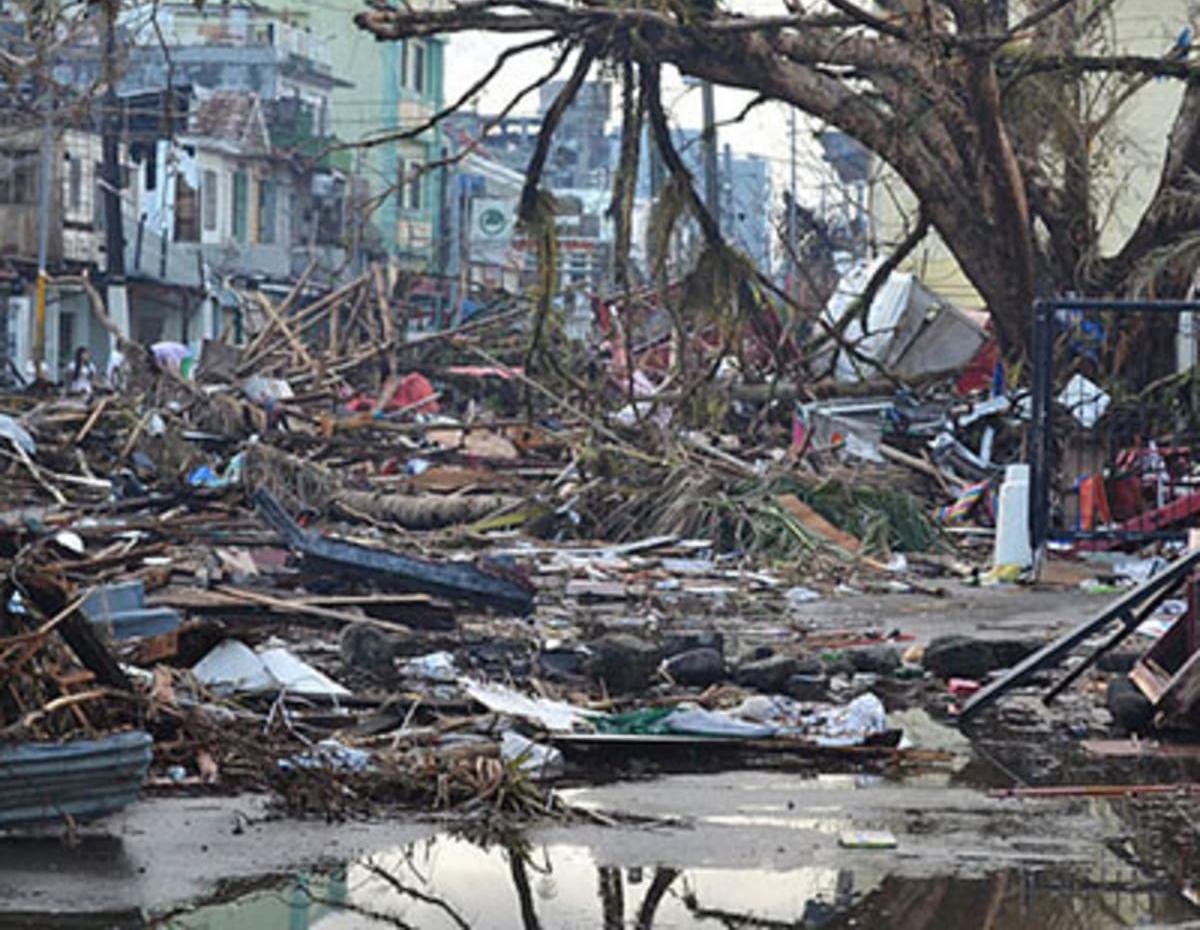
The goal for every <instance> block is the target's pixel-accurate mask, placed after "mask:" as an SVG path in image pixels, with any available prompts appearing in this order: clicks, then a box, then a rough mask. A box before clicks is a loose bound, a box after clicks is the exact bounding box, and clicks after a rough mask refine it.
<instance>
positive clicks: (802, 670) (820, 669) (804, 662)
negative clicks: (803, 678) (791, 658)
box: [796, 656, 825, 676]
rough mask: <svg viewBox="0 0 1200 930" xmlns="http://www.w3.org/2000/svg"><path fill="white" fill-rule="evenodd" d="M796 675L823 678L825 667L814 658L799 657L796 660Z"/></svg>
mask: <svg viewBox="0 0 1200 930" xmlns="http://www.w3.org/2000/svg"><path fill="white" fill-rule="evenodd" d="M796 674H797V675H818V676H824V674H825V666H824V664H823V663H822V662H821V660H820V659H819V658H817V657H816V656H800V657H799V658H798V659H797V660H796Z"/></svg>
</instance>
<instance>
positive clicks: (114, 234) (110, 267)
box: [100, 0, 129, 348]
mask: <svg viewBox="0 0 1200 930" xmlns="http://www.w3.org/2000/svg"><path fill="white" fill-rule="evenodd" d="M119 11H120V0H104V18H105V22H104V82H105V85H106V86H105V89H104V98H103V103H102V110H103V127H102V137H101V155H102V158H103V161H102V163H101V170H100V177H101V180H102V182H103V186H104V237H105V240H104V270H105V278H106V281H105V283H106V285H107V297H108V316H109V319H110V320H112V321H113V323H114V324H115V325H116V327H117V329H118V330H119V331H120V333H121V335H122V336H124V337H125V338H129V299H128V295H127V294H126V292H125V232H124V229H123V226H122V217H121V150H120V131H121V114H120V98H119V97H118V96H117V14H118V12H119ZM115 341H116V337H115V336H114V337H113V343H114V346H113V347H114V348H115V347H116V346H115Z"/></svg>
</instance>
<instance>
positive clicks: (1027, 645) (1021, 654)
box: [988, 639, 1046, 669]
mask: <svg viewBox="0 0 1200 930" xmlns="http://www.w3.org/2000/svg"><path fill="white" fill-rule="evenodd" d="M988 642H989V644H990V645H991V647H992V661H993V663H995V664H993V665H992V668H993V669H997V668H1012V667H1013V666H1014V665H1017V664H1018V663H1020V662H1022V661H1023V660H1025V659H1026V658H1028V657H1029V656H1031V655H1033V654H1034V653H1035V652H1037V651H1038V650H1039V649H1041V648H1042V647H1043V646H1045V645H1046V644H1045V643H1044V642H1043V641H1041V640H1038V639H993V640H989V641H988Z"/></svg>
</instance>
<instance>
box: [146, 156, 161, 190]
mask: <svg viewBox="0 0 1200 930" xmlns="http://www.w3.org/2000/svg"><path fill="white" fill-rule="evenodd" d="M145 166H146V190H147V191H152V190H157V189H158V149H157V148H151V149H149V150H147V152H146V163H145Z"/></svg>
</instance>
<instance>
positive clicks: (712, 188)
mask: <svg viewBox="0 0 1200 930" xmlns="http://www.w3.org/2000/svg"><path fill="white" fill-rule="evenodd" d="M701 95H702V98H703V105H704V203H705V206H707V207H708V212H709V213H711V214H712V218H713V221H714V222H715V223H716V224H717V228H720V226H721V200H720V185H719V183H718V180H717V114H716V109H717V107H716V99H715V97H716V95H715V94H714V93H713V84H712V81H704V82H703V84H702V85H701Z"/></svg>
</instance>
